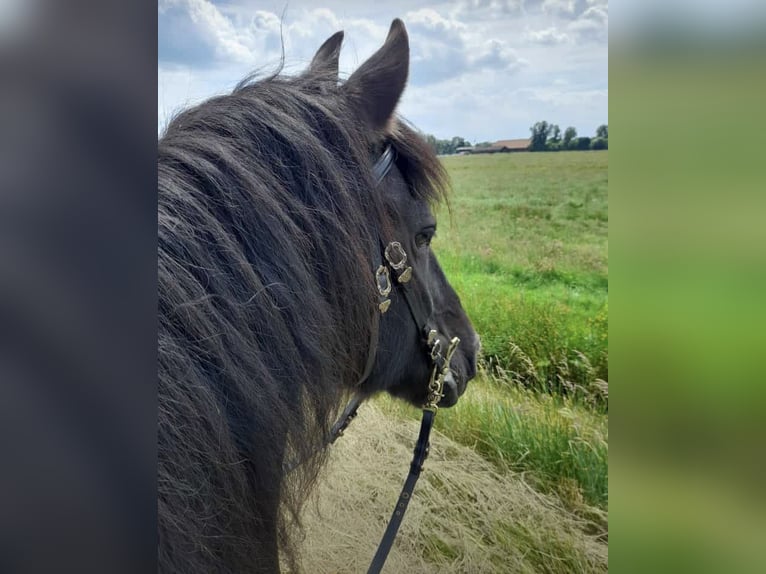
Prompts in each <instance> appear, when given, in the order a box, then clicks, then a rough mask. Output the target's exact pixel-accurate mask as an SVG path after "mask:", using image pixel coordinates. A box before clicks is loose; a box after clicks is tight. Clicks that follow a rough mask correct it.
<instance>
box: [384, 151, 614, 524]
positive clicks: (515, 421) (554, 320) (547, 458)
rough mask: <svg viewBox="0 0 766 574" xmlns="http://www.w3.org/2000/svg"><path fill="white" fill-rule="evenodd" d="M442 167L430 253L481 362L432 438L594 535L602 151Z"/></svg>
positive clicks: (603, 291)
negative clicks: (459, 306) (464, 451)
mask: <svg viewBox="0 0 766 574" xmlns="http://www.w3.org/2000/svg"><path fill="white" fill-rule="evenodd" d="M443 161H444V164H445V165H446V167H447V170H448V172H449V174H450V176H451V180H452V185H453V193H452V196H451V206H450V210H449V211H447V210H446V209H445V208H441V209H440V211H439V212H438V213H437V220H438V222H439V225H438V231H437V237H436V238H435V239H434V242H433V248H434V250H435V252H436V254H437V256H438V258H439V261H440V262H441V265H442V267H443V269H444V271H445V273H446V275H447V277H448V278H449V280H450V282H451V283H452V285H453V287H454V288H455V290H456V291H457V293H458V294H459V295H460V298H461V300H462V302H463V306H464V307H465V309H466V311H467V313H468V315H469V317H470V318H471V320H472V321H473V323H474V326H475V327H476V330H477V332H478V333H479V335H481V338H482V359H481V365H480V373H479V376H477V378H476V379H475V380H474V381H472V382H471V384H470V385H469V388H468V390H467V391H466V394H465V395H464V396H463V398H462V399H461V400H460V401H459V402H458V404H457V405H456V406H455V407H453V408H452V409H447V410H442V411H439V416H437V418H436V426H437V428H438V429H439V430H440V431H441V432H443V433H444V434H445V435H447V436H448V437H449V438H451V439H452V440H455V441H457V442H459V443H461V444H464V445H467V446H470V447H472V448H473V449H474V450H475V451H476V452H478V453H479V454H481V455H482V456H483V457H484V458H485V459H487V460H489V461H491V462H493V463H495V464H496V466H497V467H498V468H500V469H501V470H504V471H507V472H509V473H522V476H524V477H525V479H524V480H525V481H526V482H527V483H529V484H530V485H532V486H533V487H534V488H535V489H537V490H539V491H540V492H544V493H546V494H555V495H557V496H558V497H559V498H560V499H561V501H562V502H563V503H564V505H565V506H566V507H567V508H568V509H569V510H570V511H572V512H574V513H575V514H576V515H578V516H580V517H581V518H582V519H584V520H585V521H586V522H587V523H589V524H591V525H592V529H591V532H592V533H594V534H597V535H598V536H606V532H607V519H606V513H607V511H608V415H607V414H606V413H607V411H608V397H609V385H608V329H607V327H608V301H607V300H608V291H609V281H608V234H607V227H608V203H607V184H608V168H607V165H608V164H607V161H608V151H588V152H557V153H512V154H494V155H482V156H450V157H445V158H443ZM378 403H379V404H380V405H381V407H382V408H383V409H384V410H385V411H387V412H388V413H390V414H394V415H396V416H405V417H417V416H418V413H417V411H416V410H415V409H412V408H410V407H408V406H406V405H403V404H401V403H399V402H398V401H394V400H391V399H384V398H381V399H380V400H379V401H378Z"/></svg>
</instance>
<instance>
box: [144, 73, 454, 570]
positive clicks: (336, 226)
mask: <svg viewBox="0 0 766 574" xmlns="http://www.w3.org/2000/svg"><path fill="white" fill-rule="evenodd" d="M348 110H349V107H348V105H347V101H346V100H345V96H344V93H343V89H342V85H339V84H338V82H337V77H336V76H331V75H328V74H325V73H320V72H309V73H305V74H303V75H300V76H296V77H283V76H279V75H276V74H275V75H272V76H270V77H267V78H265V79H261V80H253V79H250V80H248V81H246V82H243V83H241V84H240V85H239V86H237V88H236V89H235V90H234V91H233V93H231V94H229V95H225V96H220V97H216V98H213V99H211V100H209V101H207V102H205V103H203V104H201V105H199V106H197V107H194V108H192V109H189V110H187V111H184V112H182V113H180V114H179V115H177V116H176V117H175V118H173V120H172V121H171V122H170V123H169V124H168V126H167V128H166V130H165V133H164V134H163V136H162V137H161V139H160V140H159V142H158V242H159V243H158V281H159V326H158V353H159V357H158V360H159V393H158V394H159V429H158V449H159V465H158V491H159V498H158V501H159V502H158V513H159V518H160V538H161V544H160V560H161V564H162V563H163V562H164V563H165V564H167V565H172V568H175V569H178V570H183V571H188V572H194V571H210V572H212V571H216V570H217V569H218V568H220V559H221V557H223V556H225V557H226V561H227V563H228V564H229V565H234V569H235V570H241V571H245V570H251V569H252V567H253V564H254V563H257V560H256V561H255V562H254V556H256V557H257V553H258V552H259V551H263V549H262V548H260V549H259V548H258V540H259V537H260V538H263V532H264V530H265V529H268V528H269V527H270V525H269V524H265V523H264V522H263V521H264V519H263V518H262V517H263V516H264V508H267V507H269V506H270V505H273V504H277V505H279V507H280V512H279V517H278V520H277V524H276V529H277V532H278V540H279V545H280V550H281V551H282V553H283V556H284V557H285V558H286V559H287V560H288V562H289V563H290V564H291V565H292V566H293V567H295V565H296V563H297V562H296V560H297V559H296V556H297V553H296V552H295V547H294V546H295V545H294V544H293V543H292V539H293V538H294V537H293V534H294V532H295V530H294V528H295V527H297V526H299V525H300V520H299V517H300V511H301V505H302V503H303V502H304V498H305V495H306V493H307V492H308V491H309V489H310V487H311V486H312V485H313V483H314V482H315V481H316V480H317V477H318V473H319V470H320V468H321V466H322V463H323V462H324V460H325V453H323V452H320V453H319V454H316V455H314V456H313V457H312V455H313V454H314V452H315V450H316V449H317V447H319V446H320V445H321V444H322V442H323V440H324V439H325V437H326V436H327V435H328V432H329V428H330V425H331V424H332V422H333V421H334V419H335V417H336V416H337V414H338V411H339V407H341V406H342V403H343V399H344V398H345V396H346V395H347V394H348V392H349V391H350V390H352V389H350V388H349V387H350V386H351V385H353V383H354V382H356V380H358V378H359V376H360V375H361V370H362V369H363V366H364V363H365V360H366V358H367V352H368V345H369V338H370V328H371V318H372V311H373V310H374V309H375V305H376V301H377V298H376V292H375V286H374V282H373V280H372V269H371V257H372V254H373V252H374V250H377V249H379V246H378V243H377V237H378V235H377V234H378V232H379V230H380V225H381V222H385V218H386V217H387V216H386V209H385V199H384V197H383V196H382V194H381V193H380V192H376V190H375V182H374V181H371V175H370V174H371V168H370V166H371V164H372V163H373V162H374V161H375V159H376V154H377V153H378V151H379V149H380V147H379V146H380V141H376V140H380V139H381V138H380V137H379V135H375V134H370V133H369V132H368V131H366V130H365V129H364V127H363V125H362V124H361V122H359V120H357V119H355V118H354V117H353V116H352V114H350V113H349V111H348ZM387 139H388V140H389V141H390V142H391V143H392V145H393V146H394V148H395V149H396V151H397V156H398V159H397V166H398V167H399V169H400V170H401V172H402V174H403V175H404V177H405V179H406V180H407V182H408V183H409V185H410V189H411V190H412V193H413V194H414V195H415V196H416V197H418V198H421V199H425V200H428V201H429V202H438V201H442V200H443V199H444V198H445V197H446V190H447V185H446V181H447V179H446V176H445V173H444V170H443V168H442V166H441V164H440V163H439V161H438V159H437V158H436V156H435V155H434V153H433V152H432V151H431V149H430V148H429V147H428V145H427V143H426V142H425V140H424V139H423V138H422V137H421V136H420V135H419V134H418V133H417V132H416V131H415V130H414V129H413V128H411V127H410V126H409V125H407V124H406V123H405V122H403V121H402V120H397V121H396V122H395V123H394V125H393V127H392V128H391V130H390V133H389V134H388V137H387ZM292 457H297V458H299V459H302V460H306V463H305V464H303V465H301V466H300V467H299V468H298V469H297V470H296V471H294V472H293V473H291V474H289V475H285V474H284V472H283V470H282V465H283V461H284V460H285V459H286V458H292ZM253 540H255V542H253ZM189 541H197V545H196V546H194V547H185V546H184V545H188V544H189ZM168 548H173V549H175V550H172V551H171V550H167V549H168Z"/></svg>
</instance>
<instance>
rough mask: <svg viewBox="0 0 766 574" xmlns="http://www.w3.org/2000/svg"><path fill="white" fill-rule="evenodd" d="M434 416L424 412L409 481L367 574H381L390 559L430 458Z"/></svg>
mask: <svg viewBox="0 0 766 574" xmlns="http://www.w3.org/2000/svg"><path fill="white" fill-rule="evenodd" d="M434 415H435V413H434V412H433V411H430V410H424V411H423V420H422V421H421V422H420V435H418V442H417V444H416V445H415V452H414V454H413V456H412V463H411V464H410V473H409V474H408V475H407V480H405V481H404V487H403V488H402V492H401V494H400V495H399V501H398V502H397V503H396V508H394V513H393V514H392V515H391V520H390V521H389V522H388V527H387V528H386V532H385V534H383V539H382V540H381V541H380V545H379V546H378V551H377V552H376V553H375V557H374V558H373V559H372V564H370V568H369V569H368V570H367V574H379V572H380V571H381V570H382V569H383V565H384V564H385V563H386V558H388V553H389V552H390V551H391V546H392V545H393V544H394V539H395V538H396V533H397V532H399V526H401V524H402V519H403V518H404V513H405V511H406V510H407V506H408V505H409V503H410V499H411V498H412V491H413V490H414V489H415V483H416V482H417V481H418V478H420V471H421V470H423V463H424V462H425V461H426V458H427V457H428V448H429V444H428V439H429V437H430V435H431V427H432V426H433V424H434Z"/></svg>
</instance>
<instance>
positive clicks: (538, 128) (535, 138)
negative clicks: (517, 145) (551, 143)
mask: <svg viewBox="0 0 766 574" xmlns="http://www.w3.org/2000/svg"><path fill="white" fill-rule="evenodd" d="M552 127H553V126H552V125H550V124H549V123H548V122H546V121H542V122H537V123H536V124H535V125H533V126H532V127H531V128H529V131H531V132H532V138H531V140H530V142H529V151H545V144H546V143H547V141H548V136H549V135H551V128H552Z"/></svg>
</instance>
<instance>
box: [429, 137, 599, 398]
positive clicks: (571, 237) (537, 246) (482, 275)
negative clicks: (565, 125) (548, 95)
mask: <svg viewBox="0 0 766 574" xmlns="http://www.w3.org/2000/svg"><path fill="white" fill-rule="evenodd" d="M607 158H608V152H607V151H603V152H561V153H518V154H493V155H486V156H452V157H446V158H444V159H443V161H444V163H445V165H446V166H447V169H448V171H449V173H450V176H451V179H452V183H453V188H454V193H453V195H452V202H451V207H452V210H451V218H450V214H448V213H446V211H445V210H442V213H440V214H439V217H438V219H439V221H440V224H439V230H438V235H437V238H436V239H435V241H434V250H435V251H436V253H437V255H438V257H439V261H440V262H441V264H442V267H443V269H444V271H445V273H446V274H447V277H448V278H449V279H450V282H451V283H452V285H453V286H454V287H455V289H456V290H457V292H458V293H459V294H460V296H461V299H462V301H463V305H464V307H465V308H466V311H467V312H468V315H469V316H470V317H471V319H472V320H473V322H474V325H475V327H476V330H477V331H478V332H479V334H480V335H481V337H482V344H483V348H484V356H485V359H486V360H487V362H488V364H490V365H492V366H495V365H496V366H499V367H501V368H502V369H503V370H504V371H506V372H508V373H510V374H511V375H512V376H513V378H514V380H517V381H521V382H523V383H525V384H527V385H528V386H532V387H536V388H540V389H543V390H558V391H560V390H568V391H569V392H570V393H572V392H574V393H576V394H581V395H584V396H586V397H589V398H591V399H593V400H596V401H600V399H601V398H602V394H603V391H604V389H605V385H604V384H603V383H602V382H599V381H603V382H606V381H608V351H607V348H608V329H607V325H608V321H607V314H608V303H607V297H608V286H609V282H608V278H607V273H608V235H607V229H608V207H607V205H608V203H607V182H608V170H607ZM450 220H451V221H450ZM600 402H603V401H600Z"/></svg>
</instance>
